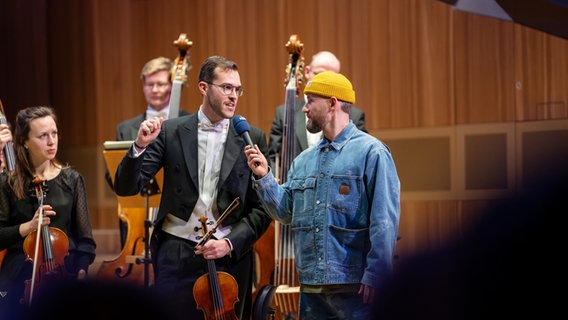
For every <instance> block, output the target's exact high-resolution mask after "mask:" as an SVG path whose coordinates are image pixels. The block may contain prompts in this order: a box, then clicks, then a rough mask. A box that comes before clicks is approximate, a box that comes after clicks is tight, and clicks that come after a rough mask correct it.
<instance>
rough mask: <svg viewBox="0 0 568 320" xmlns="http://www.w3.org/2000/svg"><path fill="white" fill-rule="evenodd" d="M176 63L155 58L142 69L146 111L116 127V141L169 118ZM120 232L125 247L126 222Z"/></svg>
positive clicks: (131, 137) (120, 224)
mask: <svg viewBox="0 0 568 320" xmlns="http://www.w3.org/2000/svg"><path fill="white" fill-rule="evenodd" d="M173 67H174V63H173V61H171V60H170V59H168V58H165V57H157V58H154V59H152V60H150V61H148V62H146V64H144V67H142V71H141V72H140V80H141V82H142V91H143V92H144V98H145V99H146V104H147V105H146V110H145V111H144V113H142V114H139V115H137V116H135V117H133V118H130V119H127V120H124V121H123V122H121V123H119V124H118V125H117V126H116V140H117V141H129V140H134V139H136V135H137V134H138V128H139V127H140V124H141V123H142V121H144V120H146V119H150V118H153V117H155V116H161V117H163V118H164V119H168V118H169V111H170V97H171V93H172V80H171V79H172V71H173ZM188 114H189V112H187V111H185V110H183V109H181V108H180V109H179V114H178V116H185V115H188ZM107 181H108V182H109V184H110V185H111V187H112V182H111V179H110V176H109V175H108V172H107ZM118 222H119V230H120V245H121V247H124V243H125V242H126V235H127V233H128V227H127V225H126V223H125V222H123V221H122V220H120V219H119V220H118Z"/></svg>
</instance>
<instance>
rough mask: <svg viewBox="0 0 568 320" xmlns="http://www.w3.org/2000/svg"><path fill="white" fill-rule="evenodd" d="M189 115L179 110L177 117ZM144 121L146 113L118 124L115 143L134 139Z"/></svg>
mask: <svg viewBox="0 0 568 320" xmlns="http://www.w3.org/2000/svg"><path fill="white" fill-rule="evenodd" d="M189 114H190V113H189V112H187V111H185V110H183V109H180V110H179V113H178V116H180V117H181V116H186V115H189ZM144 120H146V112H144V113H142V114H139V115H137V116H136V117H133V118H130V119H127V120H124V121H122V122H121V123H119V124H118V125H117V126H116V141H128V140H134V139H136V136H137V135H138V128H140V124H141V123H142V121H144Z"/></svg>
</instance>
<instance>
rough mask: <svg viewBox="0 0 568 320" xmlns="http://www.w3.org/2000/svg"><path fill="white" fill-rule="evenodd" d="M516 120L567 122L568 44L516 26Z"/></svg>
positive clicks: (559, 39)
mask: <svg viewBox="0 0 568 320" xmlns="http://www.w3.org/2000/svg"><path fill="white" fill-rule="evenodd" d="M515 35H516V41H515V56H516V57H517V59H515V62H516V68H515V71H516V96H517V101H516V106H517V108H516V120H519V121H526V120H552V119H566V118H568V106H567V105H566V102H567V101H568V91H567V90H566V88H568V77H567V75H568V62H567V59H566V57H567V56H568V43H567V41H566V39H561V38H558V37H554V36H550V35H546V34H544V33H542V32H538V31H535V30H533V29H529V28H527V27H523V26H515Z"/></svg>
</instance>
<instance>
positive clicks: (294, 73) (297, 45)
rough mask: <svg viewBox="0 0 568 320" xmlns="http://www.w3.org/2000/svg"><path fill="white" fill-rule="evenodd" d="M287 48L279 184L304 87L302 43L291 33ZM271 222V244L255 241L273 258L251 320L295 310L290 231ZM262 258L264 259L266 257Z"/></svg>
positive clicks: (290, 151)
mask: <svg viewBox="0 0 568 320" xmlns="http://www.w3.org/2000/svg"><path fill="white" fill-rule="evenodd" d="M286 49H287V50H288V53H289V63H288V65H287V66H286V78H285V81H284V83H285V85H286V102H285V108H286V111H285V117H284V130H283V134H282V150H281V152H280V168H279V171H278V176H277V178H278V179H279V181H280V183H284V182H286V176H287V175H288V169H289V168H290V165H291V164H292V161H293V160H294V159H293V157H294V155H295V154H296V153H295V148H296V145H295V142H294V141H295V139H294V132H295V121H294V119H295V114H296V111H297V110H296V108H297V104H296V99H297V98H299V97H300V96H301V95H302V94H303V86H304V57H303V49H304V44H303V43H302V42H301V41H300V38H299V37H298V35H296V34H293V35H291V36H290V39H289V41H288V42H287V43H286ZM273 224H274V233H273V234H272V235H273V237H274V241H272V243H271V242H270V241H268V240H265V239H262V237H261V239H260V241H257V243H256V244H255V250H256V251H257V252H259V255H260V253H264V256H266V255H270V254H271V253H272V254H273V257H274V260H273V262H272V263H268V264H266V263H263V264H262V265H261V269H260V270H261V278H260V281H259V283H260V284H262V283H266V284H265V285H264V286H262V287H261V288H260V290H259V291H258V292H257V293H256V295H255V297H254V303H253V313H252V317H253V319H254V320H257V319H268V318H269V317H270V315H271V314H274V313H275V316H276V318H277V319H289V318H290V317H295V315H296V314H297V312H298V300H299V292H300V291H299V289H300V288H299V281H298V275H297V272H296V266H295V258H294V243H293V240H294V239H293V236H292V230H291V227H290V226H289V225H283V224H281V223H279V222H277V221H275V222H273ZM265 235H268V236H270V235H271V234H270V233H269V232H266V233H265ZM263 237H264V235H263ZM267 245H272V248H270V247H267ZM271 250H272V251H271ZM263 261H264V262H265V261H266V259H265V260H263ZM267 269H268V270H267ZM263 270H264V271H263ZM267 276H268V277H272V279H267V278H266V277H267Z"/></svg>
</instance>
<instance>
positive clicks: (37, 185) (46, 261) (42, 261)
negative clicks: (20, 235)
mask: <svg viewBox="0 0 568 320" xmlns="http://www.w3.org/2000/svg"><path fill="white" fill-rule="evenodd" d="M33 184H34V191H35V196H36V198H37V201H38V208H39V219H38V227H37V230H35V231H33V232H31V233H29V234H28V235H27V236H26V238H25V239H24V244H23V246H24V253H25V254H26V261H30V262H32V263H33V267H32V277H31V278H30V279H28V280H26V281H25V282H24V284H25V289H24V297H23V298H22V300H21V303H23V304H26V305H28V306H31V305H32V301H33V297H34V295H35V294H36V292H37V291H39V290H41V288H44V287H46V286H47V285H51V284H53V283H55V282H57V281H62V280H63V279H64V278H65V276H66V275H67V271H66V269H65V263H64V261H65V257H66V256H67V255H68V254H69V239H68V238H67V235H66V234H65V232H63V230H61V229H59V228H54V227H49V226H48V225H42V221H43V200H44V197H45V193H46V192H47V190H46V189H45V188H44V187H42V185H43V184H45V181H40V180H39V179H37V178H36V179H34V180H33ZM32 254H33V257H32Z"/></svg>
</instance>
